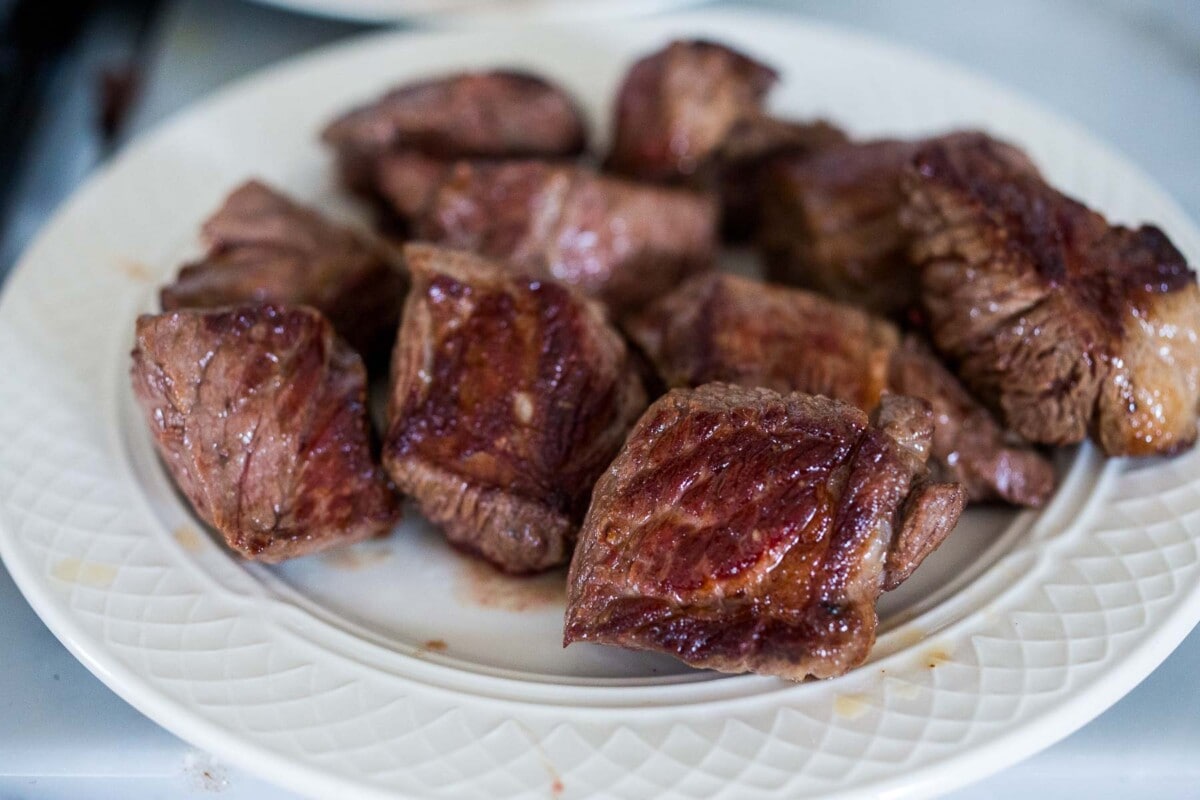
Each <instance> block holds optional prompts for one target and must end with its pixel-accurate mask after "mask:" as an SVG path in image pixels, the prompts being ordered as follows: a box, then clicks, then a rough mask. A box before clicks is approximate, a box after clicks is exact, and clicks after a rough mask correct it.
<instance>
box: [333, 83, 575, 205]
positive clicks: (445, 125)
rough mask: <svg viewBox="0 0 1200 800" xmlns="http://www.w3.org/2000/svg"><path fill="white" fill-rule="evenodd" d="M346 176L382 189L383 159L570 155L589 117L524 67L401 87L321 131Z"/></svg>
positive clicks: (367, 190) (362, 188)
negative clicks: (410, 155)
mask: <svg viewBox="0 0 1200 800" xmlns="http://www.w3.org/2000/svg"><path fill="white" fill-rule="evenodd" d="M322 138H323V139H324V141H325V143H326V144H328V145H330V146H331V147H333V149H334V151H335V152H336V154H337V158H338V164H339V167H340V169H341V173H342V178H343V180H344V181H345V183H346V185H347V186H349V187H350V188H351V189H353V190H354V191H356V192H359V193H361V194H365V195H368V196H374V195H375V194H376V192H377V191H378V177H379V176H378V169H379V163H380V158H381V157H383V156H387V155H389V154H396V153H415V154H423V155H427V156H432V157H435V158H439V159H443V160H448V159H455V158H464V157H485V158H520V157H547V158H554V157H565V156H574V155H577V154H579V153H581V152H583V149H584V146H585V144H586V139H587V136H586V130H585V127H584V121H583V118H582V116H581V115H580V113H579V111H578V109H577V108H576V107H575V104H574V103H573V102H572V100H571V98H570V97H568V96H567V94H566V93H565V92H563V90H562V89H560V88H558V87H557V86H554V85H553V84H550V83H548V82H547V81H544V80H542V79H541V78H537V77H534V76H532V75H527V74H524V73H519V72H505V71H494V72H466V73H459V74H456V75H448V76H445V77H441V78H435V79H432V80H426V81H420V82H417V83H412V84H408V85H405V86H400V87H398V88H396V89H393V90H392V91H390V92H388V93H387V94H385V95H384V96H383V97H381V98H379V99H378V100H377V101H375V102H374V103H371V104H370V105H367V106H363V107H361V108H357V109H355V110H353V111H350V112H349V113H347V114H345V115H343V116H341V117H339V118H338V119H336V120H334V121H333V122H332V123H331V124H330V125H329V126H328V127H327V128H326V129H325V131H324V132H323V134H322Z"/></svg>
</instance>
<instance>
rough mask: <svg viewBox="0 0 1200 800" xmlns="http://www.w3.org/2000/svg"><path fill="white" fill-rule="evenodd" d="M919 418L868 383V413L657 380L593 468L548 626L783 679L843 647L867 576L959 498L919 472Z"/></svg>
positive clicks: (850, 658) (858, 654)
mask: <svg viewBox="0 0 1200 800" xmlns="http://www.w3.org/2000/svg"><path fill="white" fill-rule="evenodd" d="M932 427H933V426H932V420H931V419H930V413H929V409H928V408H927V407H925V406H924V405H923V404H922V403H921V402H920V401H917V400H913V399H911V398H897V397H889V398H886V399H885V400H884V402H883V405H882V406H881V407H880V409H879V412H878V415H877V422H876V423H875V424H869V422H868V419H867V415H866V414H864V413H863V412H862V411H860V410H859V409H857V408H855V407H853V406H851V405H849V404H847V403H843V402H841V401H838V400H832V399H829V398H827V397H813V396H809V395H804V394H800V393H793V394H786V395H780V394H777V393H775V392H773V391H771V390H769V389H747V388H741V387H736V386H732V385H729V384H722V383H713V384H706V385H704V386H701V387H699V388H697V389H676V390H673V391H671V392H669V393H668V394H667V395H666V396H664V397H663V398H661V399H660V400H658V401H657V402H656V403H654V405H652V406H651V407H650V409H649V410H648V411H647V412H646V413H645V414H644V415H643V416H642V418H641V420H640V421H639V422H638V424H637V426H636V427H635V428H634V430H633V432H632V433H631V434H630V435H629V439H628V440H627V441H626V443H625V447H624V448H623V449H622V450H621V453H620V455H618V456H617V459H616V460H615V461H614V462H613V464H612V466H611V467H610V468H609V469H608V471H607V472H606V473H605V474H604V476H603V477H602V478H601V479H600V481H599V482H598V483H597V484H596V490H595V495H594V497H593V499H592V505H591V508H590V509H589V511H588V515H587V519H586V521H585V522H584V525H583V529H582V531H581V532H580V536H579V544H578V547H577V548H576V551H575V556H574V558H573V559H572V561H571V571H570V575H569V578H568V598H567V614H566V625H565V630H564V643H565V644H570V643H572V642H579V641H585V642H599V643H604V644H614V645H619V646H622V647H629V648H634V649H640V650H655V651H659V652H664V653H668V654H670V655H673V656H675V657H677V658H679V659H681V660H683V661H685V662H687V663H688V664H691V665H693V666H696V667H706V668H710V669H717V670H721V671H723V672H747V671H750V672H760V673H765V674H770V675H778V676H781V677H784V678H790V679H792V680H801V679H803V678H806V677H810V676H811V677H817V678H828V677H833V676H835V675H841V674H843V673H845V672H846V671H848V670H850V669H851V668H853V667H855V666H857V665H859V664H861V663H862V662H863V661H864V660H865V659H866V657H867V653H868V652H869V651H870V649H871V645H872V644H873V642H874V639H875V626H876V614H875V602H876V600H877V599H878V598H879V595H880V593H881V592H883V591H884V590H885V589H890V588H894V587H895V586H897V585H899V583H900V581H902V580H903V579H904V578H906V577H908V575H909V574H911V572H912V571H913V570H914V569H915V568H916V567H917V565H918V564H920V563H921V561H922V560H923V559H924V558H925V557H926V556H927V555H928V554H929V553H930V552H932V551H933V550H934V549H935V548H936V547H937V546H938V545H939V544H940V543H941V542H942V540H943V539H944V538H945V536H946V535H947V534H948V533H949V532H950V530H951V529H953V527H954V525H955V523H956V522H957V520H958V516H959V514H960V513H961V511H962V508H963V504H964V502H965V500H966V496H965V492H964V491H963V490H962V488H961V487H959V486H957V485H954V484H943V483H930V482H928V481H926V480H925V474H924V472H925V458H926V455H927V451H928V447H929V440H930V436H931V435H932Z"/></svg>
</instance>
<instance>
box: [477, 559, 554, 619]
mask: <svg viewBox="0 0 1200 800" xmlns="http://www.w3.org/2000/svg"><path fill="white" fill-rule="evenodd" d="M454 596H455V597H456V598H457V599H458V601H459V602H460V603H464V604H468V605H473V606H478V607H480V608H494V609H497V610H499V611H535V610H541V609H545V608H551V607H554V606H561V605H563V604H565V603H566V599H567V572H566V570H565V569H558V570H554V571H553V572H547V573H544V574H542V575H530V576H513V575H505V574H504V573H503V572H500V571H499V570H497V569H495V568H494V567H492V566H490V565H489V564H486V563H484V562H483V561H479V560H477V559H474V558H467V557H464V558H463V559H462V563H461V565H460V567H459V571H458V577H457V583H456V585H455V587H454Z"/></svg>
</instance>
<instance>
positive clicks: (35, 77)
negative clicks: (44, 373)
mask: <svg viewBox="0 0 1200 800" xmlns="http://www.w3.org/2000/svg"><path fill="white" fill-rule="evenodd" d="M161 5H162V3H161V1H160V0H98V1H96V2H93V1H92V0H0V281H2V280H3V278H4V277H5V276H7V274H8V272H9V270H10V269H11V268H12V264H13V262H14V261H15V260H16V257H17V256H18V254H19V253H20V252H21V250H22V249H24V246H25V245H26V244H27V243H28V240H29V237H30V235H31V234H32V233H33V232H34V231H35V230H36V228H37V227H39V226H40V223H41V222H43V221H44V220H45V218H46V216H47V214H48V212H49V211H50V210H52V209H53V208H54V207H55V206H57V204H58V202H59V201H61V200H62V199H63V198H65V197H66V195H67V194H69V193H70V191H71V190H72V189H74V187H75V186H76V185H77V184H78V183H79V181H80V180H81V179H82V178H83V177H84V176H86V175H87V173H89V172H90V171H91V169H92V167H94V166H95V165H96V163H98V162H99V161H100V160H101V159H102V158H103V157H104V156H105V155H107V154H108V152H109V151H110V150H111V148H112V145H113V143H114V142H115V141H116V139H117V137H118V135H119V133H120V131H121V129H122V126H123V123H124V122H125V119H126V117H127V113H126V112H127V111H128V110H129V109H130V108H131V106H132V101H133V99H134V96H133V92H134V90H135V89H136V87H137V86H138V85H139V83H140V72H141V68H142V63H143V61H144V56H145V52H144V51H145V47H146V43H147V41H148V37H147V34H148V32H149V31H150V28H151V25H152V23H153V21H154V20H155V19H156V18H157V14H158V12H159V10H160V8H161ZM39 144H40V145H41V147H40V148H39ZM47 145H49V146H47Z"/></svg>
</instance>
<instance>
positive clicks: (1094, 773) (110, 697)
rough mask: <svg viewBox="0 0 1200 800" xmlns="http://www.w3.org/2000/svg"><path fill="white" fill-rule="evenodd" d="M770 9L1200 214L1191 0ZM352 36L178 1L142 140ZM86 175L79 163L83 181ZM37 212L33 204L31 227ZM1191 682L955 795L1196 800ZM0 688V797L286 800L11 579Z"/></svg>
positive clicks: (1141, 694)
mask: <svg viewBox="0 0 1200 800" xmlns="http://www.w3.org/2000/svg"><path fill="white" fill-rule="evenodd" d="M760 4H761V5H771V6H775V7H782V8H788V9H791V10H793V11H794V12H795V13H797V14H803V15H807V16H810V17H814V18H819V19H824V20H829V21H832V22H836V23H839V24H843V25H845V26H848V27H854V28H859V29H862V30H866V31H871V32H876V33H878V34H879V35H880V36H882V37H885V38H888V39H891V40H893V41H898V42H903V43H907V44H910V45H912V46H914V47H917V48H920V49H924V50H927V51H930V52H933V53H936V54H939V55H942V56H944V57H946V58H949V59H952V60H954V61H957V62H959V63H961V64H965V65H968V66H970V67H971V68H973V69H975V70H976V71H978V72H982V73H985V74H987V75H990V76H991V77H993V78H995V79H997V80H999V81H1001V82H1003V83H1006V84H1008V85H1010V86H1011V87H1013V88H1015V89H1017V90H1019V91H1021V92H1023V93H1025V94H1027V95H1030V96H1033V97H1036V98H1038V99H1040V100H1041V101H1042V102H1043V103H1045V104H1046V105H1047V106H1050V107H1052V108H1053V109H1055V110H1056V111H1058V112H1060V113H1062V114H1065V115H1066V116H1069V117H1073V118H1074V119H1076V120H1078V121H1079V122H1081V123H1083V125H1084V126H1085V127H1087V128H1089V129H1090V130H1091V131H1093V132H1094V133H1096V134H1097V135H1099V136H1100V137H1102V138H1105V139H1107V140H1108V141H1109V142H1111V143H1112V144H1113V145H1115V146H1116V147H1117V149H1119V150H1121V151H1123V152H1124V153H1125V154H1126V155H1128V156H1130V157H1131V158H1132V159H1133V161H1135V162H1136V163H1138V164H1139V165H1141V167H1142V168H1143V169H1145V171H1146V172H1148V173H1149V174H1150V175H1151V176H1152V177H1154V178H1155V179H1156V180H1157V181H1159V182H1160V183H1161V184H1162V185H1164V186H1165V187H1166V188H1167V189H1168V190H1169V191H1170V192H1171V194H1172V195H1174V197H1175V198H1176V199H1177V200H1178V201H1179V202H1180V203H1181V204H1182V205H1183V206H1184V208H1185V209H1187V210H1188V212H1189V213H1190V214H1191V215H1192V217H1193V218H1200V146H1198V145H1197V141H1200V140H1198V139H1197V136H1198V134H1197V131H1200V4H1197V3H1196V2H1195V0H1159V1H1158V2H1151V1H1150V0H1009V1H1008V2H1004V3H964V2H959V1H958V0H906V2H903V3H900V2H892V1H891V0H844V1H843V2H835V1H834V0H830V1H829V2H815V1H803V0H797V1H796V2H784V1H783V0H776V2H771V3H760ZM358 30H360V28H359V27H358V26H353V25H348V24H343V23H335V22H330V21H327V20H318V19H313V18H305V17H300V16H295V15H291V14H287V13H285V12H281V11H275V10H271V9H268V8H264V7H259V6H256V5H251V4H247V3H242V2H238V0H177V2H175V3H174V4H173V7H172V8H171V10H170V12H169V13H168V14H167V15H166V16H165V17H164V19H163V21H162V22H161V23H160V25H159V27H158V29H157V30H156V31H155V33H154V36H155V37H156V41H155V53H156V55H155V58H154V61H153V63H152V64H151V65H150V66H151V69H150V73H149V74H150V82H149V84H148V86H147V88H146V93H145V94H144V96H143V98H142V101H141V103H140V106H139V108H138V110H137V112H136V114H135V118H134V120H133V125H132V128H133V132H134V134H135V135H136V133H138V132H140V131H143V130H145V129H146V128H148V127H150V126H152V125H153V124H154V123H156V122H157V121H159V120H161V119H162V118H164V117H166V116H169V115H170V114H172V113H173V112H175V111H176V110H178V109H179V108H181V107H183V106H184V105H187V104H188V103H189V102H191V101H192V100H194V99H195V98H196V97H198V96H200V95H202V94H204V93H206V92H208V91H210V90H211V89H213V88H216V87H217V86H220V85H221V84H223V83H225V82H227V81H228V80H231V79H233V78H236V77H238V76H240V75H243V74H245V73H247V72H248V71H251V70H253V69H255V68H257V67H259V66H262V65H265V64H268V63H272V62H274V61H277V60H279V59H281V58H284V57H286V56H288V55H291V54H293V53H296V52H300V51H302V50H305V49H308V48H310V47H312V46H315V45H318V44H322V43H325V42H328V41H333V40H335V39H338V38H341V37H343V36H346V35H351V34H353V33H355V32H357V31H358ZM45 124H47V125H49V124H53V120H51V121H50V122H48V123H45ZM47 138H48V139H49V140H50V141H51V144H49V145H46V146H52V142H53V136H50V137H47ZM90 166H91V164H88V163H85V164H81V165H80V166H79V168H78V170H77V172H78V175H75V176H74V177H73V178H72V180H77V179H78V178H79V177H81V176H82V175H83V174H84V173H85V172H86V171H87V169H88V168H89V167H90ZM25 180H33V179H31V178H28V177H27V178H26V179H25ZM37 210H38V209H36V208H32V207H31V208H30V209H29V213H28V215H27V217H28V219H29V220H30V222H29V223H28V225H29V226H32V225H33V224H34V222H35V221H36V220H38V219H40V216H39V215H38V214H36V213H35V212H36V211H37ZM27 233H28V232H26V234H27ZM3 256H4V254H3V253H2V252H0V257H3ZM1197 673H1200V633H1198V632H1193V634H1192V635H1191V636H1190V637H1189V638H1188V639H1187V640H1186V641H1185V642H1184V643H1183V644H1182V645H1181V646H1180V648H1179V649H1178V650H1177V651H1176V652H1175V653H1174V654H1173V655H1172V656H1171V657H1170V658H1169V659H1168V660H1167V661H1166V662H1165V663H1164V664H1163V665H1162V666H1161V667H1160V668H1159V669H1158V670H1157V671H1156V672H1155V673H1154V674H1153V675H1151V676H1150V677H1149V678H1148V679H1147V680H1146V681H1145V682H1144V683H1143V684H1142V685H1141V686H1139V687H1138V688H1137V689H1135V690H1134V691H1133V692H1131V693H1130V694H1129V695H1128V696H1127V697H1126V698H1125V699H1124V700H1122V701H1120V702H1119V703H1118V704H1117V705H1116V706H1114V707H1113V708H1112V709H1110V710H1109V711H1107V712H1106V713H1105V714H1103V715H1102V716H1100V717H1099V718H1098V719H1096V720H1095V721H1093V722H1092V723H1090V724H1088V725H1087V726H1085V727H1084V728H1083V729H1081V730H1080V731H1078V732H1077V733H1075V734H1073V735H1072V736H1070V737H1068V738H1067V739H1065V740H1064V741H1062V742H1060V743H1059V744H1057V745H1055V746H1054V747H1052V748H1050V749H1049V750H1046V751H1045V752H1043V753H1041V754H1039V755H1037V756H1035V757H1033V758H1031V759H1029V760H1027V761H1025V762H1023V763H1021V764H1019V765H1017V766H1015V767H1012V768H1010V769H1008V770H1005V771H1004V772H1001V773H999V774H997V775H995V776H993V777H991V778H988V779H987V780H985V781H983V782H981V783H979V784H977V785H975V786H973V787H970V788H968V789H966V790H963V791H960V792H958V793H957V794H956V795H954V796H955V797H958V798H984V797H1011V796H1017V795H1018V794H1020V793H1026V794H1029V795H1031V796H1035V797H1062V798H1068V797H1078V798H1088V799H1089V800H1094V799H1098V798H1118V797H1120V798H1125V797H1130V796H1141V797H1155V798H1184V797H1200V760H1198V759H1197V758H1196V754H1197V753H1200V685H1198V683H1197V681H1196V678H1195V676H1196V674H1197ZM0 676H2V677H0V800H10V798H11V799H12V800H15V799H16V798H48V799H53V798H62V799H63V800H67V799H71V800H75V799H76V798H78V799H81V800H82V799H83V798H86V799H87V800H104V799H105V798H120V799H121V800H140V799H141V798H159V797H163V798H177V797H201V796H205V797H207V796H213V797H220V798H228V800H240V798H256V800H277V799H279V798H290V797H292V796H293V795H291V794H289V793H287V792H283V791H282V790H279V789H275V788H274V787H270V786H268V785H266V784H264V783H262V782H261V781H259V780H257V779H255V778H253V777H251V776H249V775H247V774H245V773H243V772H241V771H238V770H234V769H231V768H228V767H226V766H224V765H221V764H219V763H215V762H214V761H213V760H212V759H211V758H209V757H207V756H206V755H205V754H203V753H200V752H198V751H196V750H195V749H194V748H192V747H190V746H189V745H187V744H186V743H184V742H182V741H180V740H178V739H176V738H175V737H174V736H172V735H171V734H169V733H167V732H165V731H163V730H162V729H161V728H159V727H158V726H157V725H155V724H154V723H153V722H150V721H149V720H147V719H146V718H144V717H142V716H141V715H140V714H139V713H138V712H136V711H135V710H133V709H132V708H131V707H129V706H128V705H126V704H125V703H124V702H123V701H121V700H120V699H119V698H118V697H116V696H115V695H114V694H112V693H111V692H110V691H108V690H107V689H106V688H105V687H104V686H103V684H101V683H100V682H99V681H98V680H97V679H96V678H95V677H93V676H92V675H91V674H90V673H89V672H88V671H87V670H86V669H85V668H84V667H83V666H82V665H80V664H79V663H78V662H76V661H75V659H74V658H72V657H71V656H70V654H68V653H67V651H66V650H65V649H64V648H63V647H62V646H61V645H60V644H59V643H58V642H57V640H55V639H54V637H53V636H52V635H51V634H50V633H49V631H48V630H46V628H45V627H44V626H43V625H42V624H41V622H40V621H39V620H38V619H37V617H36V616H35V615H34V614H33V612H32V611H31V610H30V609H29V607H28V605H27V604H26V603H25V602H24V600H23V598H21V596H20V594H19V593H18V592H17V590H16V588H15V587H14V586H13V584H12V581H11V580H10V579H9V577H8V575H7V573H5V572H4V571H3V570H2V569H0Z"/></svg>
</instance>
